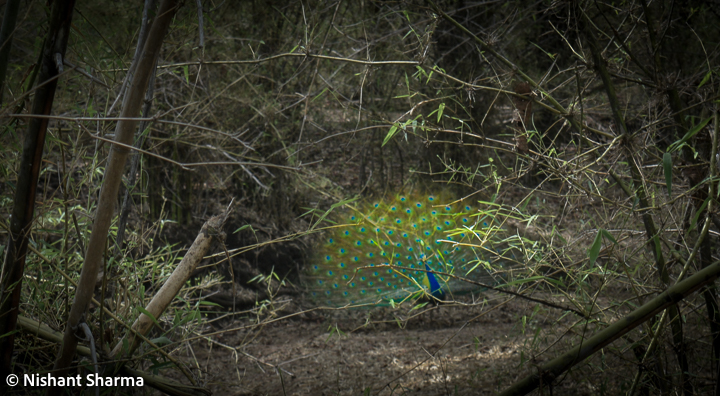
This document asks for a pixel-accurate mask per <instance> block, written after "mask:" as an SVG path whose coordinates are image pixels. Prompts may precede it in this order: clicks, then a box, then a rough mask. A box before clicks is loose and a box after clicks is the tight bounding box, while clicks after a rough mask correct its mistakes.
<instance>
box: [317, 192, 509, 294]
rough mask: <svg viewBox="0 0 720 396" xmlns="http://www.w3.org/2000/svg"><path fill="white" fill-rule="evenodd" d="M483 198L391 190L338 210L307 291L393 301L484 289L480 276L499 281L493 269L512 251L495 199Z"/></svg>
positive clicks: (319, 249)
mask: <svg viewBox="0 0 720 396" xmlns="http://www.w3.org/2000/svg"><path fill="white" fill-rule="evenodd" d="M481 205H482V206H481V207H474V206H472V205H470V204H467V203H463V202H455V203H453V202H452V200H450V199H449V198H447V197H444V196H442V195H395V196H391V197H389V198H385V199H379V200H377V201H374V202H365V203H360V204H359V205H357V207H354V208H347V209H345V210H343V211H341V213H340V214H339V215H337V216H336V217H335V218H334V219H333V220H334V222H335V225H334V226H332V227H328V229H327V230H326V232H325V234H324V235H323V237H322V238H321V242H320V243H319V244H318V246H317V247H316V249H315V252H314V254H313V258H312V260H311V263H310V266H309V269H308V270H307V273H306V274H305V279H306V284H307V285H308V286H307V287H308V289H309V292H310V293H311V295H312V297H313V299H314V300H315V301H317V302H318V303H319V304H321V305H328V306H375V305H393V306H394V305H395V304H401V303H403V302H405V301H414V300H417V299H418V298H421V297H424V298H425V299H431V300H434V301H440V300H447V299H454V298H455V295H456V294H462V293H468V292H473V291H477V290H480V289H482V286H481V285H478V284H477V283H480V284H483V285H489V284H496V283H498V282H499V281H501V280H502V277H500V276H498V275H497V272H498V271H497V270H498V269H500V268H502V267H503V266H504V265H507V264H506V262H507V259H508V257H510V256H512V255H513V254H514V253H513V252H512V247H511V244H510V245H509V244H508V243H507V238H506V237H505V236H504V234H505V232H504V230H503V228H502V226H503V224H502V223H501V221H500V220H499V217H500V216H497V214H498V213H499V211H500V206H499V205H496V204H493V203H488V202H482V203H481ZM501 246H505V247H504V248H500V247H501ZM460 278H464V279H469V280H471V281H474V282H477V283H469V282H466V281H464V280H463V279H460Z"/></svg>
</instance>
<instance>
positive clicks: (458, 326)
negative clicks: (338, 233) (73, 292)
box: [192, 291, 632, 395]
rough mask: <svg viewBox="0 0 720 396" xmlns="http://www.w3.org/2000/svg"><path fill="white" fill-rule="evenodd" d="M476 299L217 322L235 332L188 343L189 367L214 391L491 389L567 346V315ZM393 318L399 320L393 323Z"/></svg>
mask: <svg viewBox="0 0 720 396" xmlns="http://www.w3.org/2000/svg"><path fill="white" fill-rule="evenodd" d="M476 297H477V296H476ZM479 297H480V298H481V299H484V300H485V301H484V303H479V304H476V305H473V306H440V307H430V306H426V308H424V311H422V310H418V311H411V312H408V311H407V310H405V311H404V312H402V311H397V310H396V311H391V310H390V309H389V308H387V309H386V308H374V309H362V310H357V309H356V310H345V311H339V312H336V311H332V312H328V311H321V312H319V313H318V311H314V312H311V313H308V314H301V315H298V316H295V317H293V318H292V319H287V320H280V321H276V322H274V323H271V324H269V325H267V326H265V327H264V328H262V330H261V331H259V332H253V333H250V332H249V331H248V330H245V329H243V325H244V324H246V323H241V322H239V321H238V322H237V323H226V324H224V325H223V326H222V327H223V328H224V329H232V328H233V327H237V328H238V330H237V331H224V332H223V333H222V334H221V335H219V336H218V337H213V340H214V341H217V343H208V342H206V341H203V342H198V343H195V344H194V347H193V353H192V355H193V357H192V360H194V363H193V365H195V364H197V365H198V366H199V367H201V370H202V371H203V372H204V375H205V378H204V380H205V386H206V387H207V388H208V389H210V390H211V391H212V392H213V394H216V395H360V394H362V395H366V394H367V395H468V394H473V395H494V394H497V393H498V392H500V391H502V390H504V389H505V388H507V387H508V386H510V385H511V384H513V383H514V382H515V381H517V380H519V379H520V378H522V377H524V376H526V375H528V374H530V373H532V372H533V371H536V370H537V369H538V367H539V365H540V364H542V363H543V361H546V360H547V357H548V356H549V357H550V358H552V357H554V355H556V354H559V353H558V352H557V351H558V350H559V351H564V350H565V349H566V348H567V345H566V342H565V341H564V340H563V341H560V342H558V340H559V339H562V338H563V337H562V336H563V335H567V330H568V328H569V326H570V325H571V323H572V322H575V319H576V318H575V319H572V318H567V317H566V318H565V319H561V320H560V321H557V322H555V321H552V320H549V319H547V318H549V317H550V316H552V315H548V316H547V318H546V317H545V315H543V314H540V315H535V316H531V314H532V313H533V312H542V311H543V310H544V309H542V308H539V307H537V304H536V303H533V302H529V301H527V300H521V299H518V298H513V297H509V298H508V296H500V295H496V292H492V291H489V292H486V293H484V295H482V296H479ZM488 300H489V301H488ZM401 312H402V313H401ZM553 314H555V317H557V312H553ZM411 316H412V317H411ZM395 319H400V323H403V322H402V319H406V320H407V321H406V322H404V323H406V324H405V325H404V326H403V327H402V328H401V327H400V326H399V324H398V322H396V320H395ZM518 323H526V327H525V329H524V330H525V331H523V329H522V328H519V325H518ZM336 328H337V329H340V330H341V331H342V333H341V334H339V333H338V332H337V331H331V329H336ZM353 329H354V330H353ZM536 329H542V331H536ZM253 337H254V339H252V338H253ZM249 339H252V342H248V341H249ZM556 343H557V345H555V344H556ZM241 345H244V346H242V347H240V348H237V349H235V347H236V346H241ZM552 345H554V346H555V347H558V348H559V349H556V348H552V347H551V348H550V349H551V350H552V351H553V352H550V353H549V354H545V355H544V357H543V358H542V359H541V360H538V359H533V358H532V357H531V356H525V355H524V353H523V351H527V350H531V349H532V350H538V349H539V350H546V348H547V347H548V346H552ZM611 359H612V358H611ZM628 368H630V367H629V366H627V367H625V368H623V367H620V366H619V365H617V364H616V365H614V367H606V371H605V375H607V374H608V371H610V372H612V371H614V370H617V371H618V374H619V375H620V377H618V379H624V380H627V379H629V377H631V375H632V371H631V372H628V371H626V370H627V369H628ZM630 369H631V368H630ZM631 370H632V369H631ZM585 375H587V371H585V372H584V373H579V374H574V373H570V374H569V375H568V376H567V377H565V378H564V379H562V380H560V381H559V385H556V386H555V387H554V388H553V389H552V390H551V392H552V394H554V395H564V394H567V395H585V394H586V395H595V394H602V393H603V392H602V391H601V390H600V389H598V388H597V384H591V383H588V382H587V381H585V380H583V379H581V378H583V377H584V376H585ZM613 382H615V381H613ZM617 386H619V384H618V383H614V384H612V385H611V388H616V389H617ZM620 386H621V385H620ZM605 391H606V392H607V389H606V390H605ZM606 394H608V393H606ZM609 394H613V392H610V393H609Z"/></svg>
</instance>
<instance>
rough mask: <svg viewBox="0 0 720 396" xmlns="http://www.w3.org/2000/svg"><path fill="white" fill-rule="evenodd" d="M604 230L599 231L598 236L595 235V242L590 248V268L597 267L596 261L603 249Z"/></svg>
mask: <svg viewBox="0 0 720 396" xmlns="http://www.w3.org/2000/svg"><path fill="white" fill-rule="evenodd" d="M602 231H603V230H602V229H601V230H600V231H598V233H597V235H595V240H594V241H593V244H592V246H590V250H588V257H590V267H593V266H594V265H595V260H597V258H598V256H599V255H600V248H601V247H602V236H603V234H602Z"/></svg>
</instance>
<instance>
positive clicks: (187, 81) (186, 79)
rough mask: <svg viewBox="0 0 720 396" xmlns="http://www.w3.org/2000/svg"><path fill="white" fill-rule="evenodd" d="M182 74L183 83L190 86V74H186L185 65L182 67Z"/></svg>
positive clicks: (186, 68)
mask: <svg viewBox="0 0 720 396" xmlns="http://www.w3.org/2000/svg"><path fill="white" fill-rule="evenodd" d="M183 74H185V82H186V83H188V85H189V84H190V73H189V72H188V67H187V65H185V66H183Z"/></svg>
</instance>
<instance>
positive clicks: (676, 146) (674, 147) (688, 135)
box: [668, 117, 712, 153]
mask: <svg viewBox="0 0 720 396" xmlns="http://www.w3.org/2000/svg"><path fill="white" fill-rule="evenodd" d="M711 119H712V117H708V118H706V119H704V120H703V121H702V122H701V123H699V124H697V125H695V126H694V127H692V128H690V130H689V131H687V133H686V134H685V136H683V137H682V139H680V140H678V141H677V142H675V143H673V144H671V145H670V147H669V148H668V152H669V153H672V152H673V151H676V150H678V149H679V148H680V147H682V145H683V144H685V143H686V142H687V141H688V140H690V139H691V138H692V137H693V136H695V135H696V134H697V133H698V132H700V130H702V129H703V128H705V125H707V123H708V122H710V120H711Z"/></svg>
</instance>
